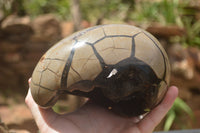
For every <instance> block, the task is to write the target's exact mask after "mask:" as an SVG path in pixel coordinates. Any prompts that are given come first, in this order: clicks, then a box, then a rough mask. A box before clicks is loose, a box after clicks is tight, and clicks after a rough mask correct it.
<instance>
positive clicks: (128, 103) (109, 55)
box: [30, 24, 170, 116]
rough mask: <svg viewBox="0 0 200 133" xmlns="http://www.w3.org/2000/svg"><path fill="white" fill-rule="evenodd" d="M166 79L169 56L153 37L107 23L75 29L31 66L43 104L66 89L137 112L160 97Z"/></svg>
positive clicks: (125, 111)
mask: <svg viewBox="0 0 200 133" xmlns="http://www.w3.org/2000/svg"><path fill="white" fill-rule="evenodd" d="M169 78H170V65H169V61H168V57H167V54H166V52H165V50H164V49H163V48H162V46H161V45H160V43H159V42H158V40H157V39H156V38H154V37H153V36H152V35H151V34H150V33H148V32H146V31H144V30H142V29H140V28H137V27H134V26H130V25H121V24H111V25H100V26H95V27H91V28H88V29H85V30H82V31H80V32H77V33H74V34H73V35H71V36H69V37H67V38H64V39H63V40H61V41H60V42H58V43H57V44H55V45H54V46H53V47H51V48H50V49H49V50H48V51H47V52H46V53H45V54H44V55H43V56H42V58H41V59H40V61H39V62H38V64H37V66H36V67H35V70H34V72H33V74H32V81H31V84H30V88H31V93H32V96H33V98H34V100H35V102H36V103H37V104H38V105H40V106H41V107H52V106H53V105H54V104H55V103H56V101H57V99H58V97H59V96H60V95H61V94H63V93H68V94H73V95H78V96H84V97H89V98H90V100H92V101H93V102H94V103H96V104H98V105H100V106H103V107H105V108H108V109H109V110H111V111H113V112H115V113H117V114H120V115H123V116H138V115H141V114H144V113H146V112H148V111H150V110H151V109H153V108H154V107H155V106H156V105H158V104H159V103H160V102H161V101H162V99H163V97H164V95H165V93H166V91H167V87H168V84H169Z"/></svg>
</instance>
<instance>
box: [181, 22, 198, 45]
mask: <svg viewBox="0 0 200 133" xmlns="http://www.w3.org/2000/svg"><path fill="white" fill-rule="evenodd" d="M184 23H185V29H186V31H187V34H186V35H185V36H184V37H183V38H182V41H183V43H185V44H186V45H190V46H198V47H200V20H198V21H196V22H192V20H191V19H185V21H184Z"/></svg>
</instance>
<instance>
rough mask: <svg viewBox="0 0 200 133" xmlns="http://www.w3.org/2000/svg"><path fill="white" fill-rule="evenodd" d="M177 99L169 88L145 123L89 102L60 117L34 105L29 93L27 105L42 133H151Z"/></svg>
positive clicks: (144, 119)
mask: <svg viewBox="0 0 200 133" xmlns="http://www.w3.org/2000/svg"><path fill="white" fill-rule="evenodd" d="M177 95H178V88H177V87H175V86H172V87H169V88H168V91H167V93H166V96H165V98H164V99H163V101H162V102H161V103H160V104H159V105H158V106H157V107H156V108H154V109H153V110H152V111H151V112H150V113H148V114H147V115H146V116H145V117H144V118H143V119H142V120H139V119H138V118H136V117H134V118H125V117H121V116H119V115H116V114H113V113H112V112H110V111H109V110H107V109H104V108H102V107H99V106H97V105H95V104H94V103H92V102H87V103H86V104H85V105H84V106H83V107H81V108H80V109H78V110H76V111H75V112H72V113H68V114H62V115H61V114H57V113H55V112H54V111H53V110H52V109H51V108H49V109H43V108H41V107H39V106H38V105H37V104H36V103H35V102H34V100H33V98H32V96H31V93H30V89H29V91H28V94H27V96H26V99H25V102H26V104H27V105H28V108H29V109H30V110H31V112H32V115H33V117H34V119H35V121H36V124H37V126H38V128H39V130H40V132H41V133H152V132H153V130H154V128H155V127H156V126H157V125H158V124H159V123H160V121H161V120H162V119H163V117H164V116H165V115H166V113H167V112H168V111H169V109H170V108H171V106H172V105H173V102H174V100H175V99H176V97H177Z"/></svg>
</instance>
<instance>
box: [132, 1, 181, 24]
mask: <svg viewBox="0 0 200 133" xmlns="http://www.w3.org/2000/svg"><path fill="white" fill-rule="evenodd" d="M135 6H136V8H135V11H134V12H133V13H132V15H131V16H130V18H131V19H133V20H135V21H140V22H141V21H143V22H144V21H148V22H159V23H162V24H174V23H180V10H181V7H180V4H179V0H162V1H159V2H152V1H146V0H145V1H141V2H140V3H138V4H137V5H135Z"/></svg>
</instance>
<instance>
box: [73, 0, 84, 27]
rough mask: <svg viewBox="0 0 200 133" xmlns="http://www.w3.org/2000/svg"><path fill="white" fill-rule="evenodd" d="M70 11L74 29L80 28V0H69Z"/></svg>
mask: <svg viewBox="0 0 200 133" xmlns="http://www.w3.org/2000/svg"><path fill="white" fill-rule="evenodd" d="M71 13H72V17H73V22H74V31H78V30H80V29H82V28H83V27H82V26H81V21H82V15H81V11H80V0H71Z"/></svg>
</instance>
